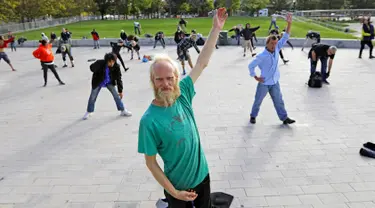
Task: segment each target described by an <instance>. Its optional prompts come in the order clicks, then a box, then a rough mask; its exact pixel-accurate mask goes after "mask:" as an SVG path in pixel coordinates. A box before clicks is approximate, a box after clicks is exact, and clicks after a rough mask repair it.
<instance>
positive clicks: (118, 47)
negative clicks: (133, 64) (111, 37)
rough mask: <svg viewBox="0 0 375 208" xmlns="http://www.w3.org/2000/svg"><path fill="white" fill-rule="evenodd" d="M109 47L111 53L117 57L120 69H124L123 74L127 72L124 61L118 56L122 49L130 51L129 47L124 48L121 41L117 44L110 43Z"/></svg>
mask: <svg viewBox="0 0 375 208" xmlns="http://www.w3.org/2000/svg"><path fill="white" fill-rule="evenodd" d="M110 45H111V47H112V53H114V54H115V55H116V56H117V58H118V59H119V60H120V62H121V65H122V67H124V70H125V72H126V71H128V69H129V68H127V67H126V66H125V64H124V61H123V60H122V57H121V55H120V50H121V48H122V47H126V48H128V50H131V48H130V47H129V46H125V45H124V42H123V40H122V39H119V40H118V41H117V43H115V42H110Z"/></svg>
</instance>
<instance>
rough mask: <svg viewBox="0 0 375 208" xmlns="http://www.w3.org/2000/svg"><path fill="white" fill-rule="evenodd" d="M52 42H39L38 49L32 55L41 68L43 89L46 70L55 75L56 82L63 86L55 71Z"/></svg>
mask: <svg viewBox="0 0 375 208" xmlns="http://www.w3.org/2000/svg"><path fill="white" fill-rule="evenodd" d="M52 41H54V40H51V41H50V42H47V41H46V40H41V41H39V42H40V45H39V47H38V49H36V50H35V51H33V55H34V57H35V58H37V59H39V60H40V63H41V65H42V68H43V75H44V85H43V87H45V86H47V72H48V69H51V71H52V73H53V74H54V75H55V77H56V79H57V81H59V83H60V85H65V83H64V82H63V81H61V79H60V77H59V74H57V71H56V69H55V63H54V60H55V56H54V55H53V52H52Z"/></svg>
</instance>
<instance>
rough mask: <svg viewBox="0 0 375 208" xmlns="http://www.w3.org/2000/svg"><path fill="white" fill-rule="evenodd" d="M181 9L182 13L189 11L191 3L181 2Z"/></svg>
mask: <svg viewBox="0 0 375 208" xmlns="http://www.w3.org/2000/svg"><path fill="white" fill-rule="evenodd" d="M179 11H180V12H181V13H188V12H189V11H190V4H188V3H186V2H185V3H183V4H181V6H180V9H179Z"/></svg>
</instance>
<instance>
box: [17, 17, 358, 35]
mask: <svg viewBox="0 0 375 208" xmlns="http://www.w3.org/2000/svg"><path fill="white" fill-rule="evenodd" d="M186 20H187V21H188V24H187V29H188V30H189V31H191V30H192V29H195V30H197V32H198V33H201V34H203V35H204V36H206V35H208V33H209V30H210V28H211V25H212V18H193V19H186ZM178 21H179V19H147V20H139V22H140V23H141V25H142V31H141V32H142V37H144V36H143V34H145V33H149V34H152V35H154V34H155V33H156V32H157V31H159V30H161V31H163V32H164V33H165V34H166V35H167V36H174V33H175V31H176V28H177V23H178ZM247 22H249V23H250V24H251V26H252V27H255V26H260V29H259V30H258V31H257V32H256V34H257V36H258V37H265V36H267V31H268V28H269V25H270V18H267V17H258V18H249V17H229V18H228V20H227V22H226V24H225V27H224V29H226V30H229V29H231V28H232V27H233V26H235V25H237V24H243V25H245V24H246V23H247ZM277 24H278V26H279V27H280V28H284V27H285V26H286V22H285V21H284V20H283V19H278V21H277ZM63 27H66V28H68V29H69V31H71V32H72V37H73V39H81V38H82V37H83V36H87V37H88V38H90V39H91V34H90V32H91V31H92V29H93V28H95V29H96V31H97V32H98V33H99V36H100V37H101V38H119V36H120V31H121V30H125V32H126V33H127V34H128V35H129V34H132V33H134V29H133V21H132V20H95V21H84V22H78V23H73V24H68V25H61V26H57V27H51V28H45V29H40V30H34V31H29V32H22V33H19V34H16V36H17V37H20V36H24V37H26V38H27V39H28V40H39V39H40V36H41V35H40V34H41V33H42V32H44V33H46V34H47V35H48V36H49V34H50V33H51V32H55V33H56V34H57V35H58V36H59V34H60V33H61V28H63ZM308 30H314V31H319V32H320V34H321V36H322V38H342V39H354V38H355V37H354V36H352V35H351V34H345V33H343V32H338V31H335V30H332V29H328V28H325V27H322V26H319V25H315V24H307V23H302V22H297V21H295V22H293V26H292V33H291V36H292V37H300V38H304V37H305V35H306V33H307V31H308ZM231 34H233V33H230V35H231Z"/></svg>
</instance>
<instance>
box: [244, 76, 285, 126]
mask: <svg viewBox="0 0 375 208" xmlns="http://www.w3.org/2000/svg"><path fill="white" fill-rule="evenodd" d="M268 92H269V93H270V95H271V98H272V101H273V105H274V106H275V109H276V112H277V115H278V116H279V119H280V120H282V121H284V120H285V119H286V118H288V114H287V112H286V110H285V106H284V101H283V97H282V95H281V90H280V84H279V82H277V83H276V84H274V85H264V84H261V83H258V86H257V91H256V93H255V101H254V104H253V108H252V110H251V114H250V116H251V117H254V118H256V117H257V116H258V113H259V109H260V105H261V104H262V101H263V99H264V97H266V95H267V93H268Z"/></svg>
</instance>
